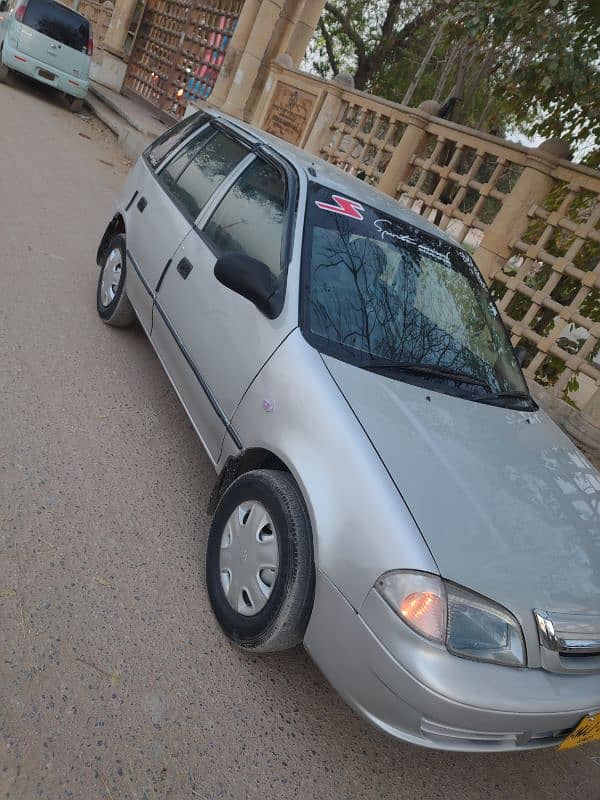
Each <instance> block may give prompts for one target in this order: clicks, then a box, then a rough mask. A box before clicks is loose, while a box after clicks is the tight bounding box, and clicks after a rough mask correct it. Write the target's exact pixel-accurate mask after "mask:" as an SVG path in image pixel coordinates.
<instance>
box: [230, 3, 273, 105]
mask: <svg viewBox="0 0 600 800" xmlns="http://www.w3.org/2000/svg"><path fill="white" fill-rule="evenodd" d="M282 5H283V0H262V2H261V3H260V7H259V9H258V13H257V15H256V19H255V21H254V25H253V27H252V32H251V35H250V37H249V39H248V41H247V43H246V47H245V49H244V51H243V52H242V54H241V56H240V60H239V63H238V65H237V69H236V70H235V76H234V78H233V81H232V83H231V87H230V89H229V92H228V94H227V99H226V100H225V102H224V103H223V105H222V106H221V110H222V111H224V112H225V113H227V114H231V115H232V116H234V117H240V118H241V117H243V116H244V110H245V108H246V103H247V101H248V98H249V96H250V93H251V92H252V89H253V87H254V82H255V81H256V77H257V75H258V71H259V69H260V67H261V64H262V60H263V57H264V54H265V52H266V50H267V47H268V46H269V42H270V40H271V36H272V34H273V32H274V30H275V27H276V25H277V20H278V19H279V15H280V13H281V9H282Z"/></svg>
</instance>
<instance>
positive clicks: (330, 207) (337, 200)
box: [315, 194, 365, 219]
mask: <svg viewBox="0 0 600 800" xmlns="http://www.w3.org/2000/svg"><path fill="white" fill-rule="evenodd" d="M331 199H332V200H333V203H323V202H322V201H321V200H315V205H316V206H318V207H319V208H322V209H323V211H332V212H333V213H334V214H343V216H344V217H352V219H363V215H362V214H361V213H360V212H361V211H364V210H365V209H364V207H363V206H361V204H360V203H357V202H356V200H349V199H348V198H347V197H341V196H340V195H339V194H332V195H331Z"/></svg>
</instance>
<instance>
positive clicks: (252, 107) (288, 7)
mask: <svg viewBox="0 0 600 800" xmlns="http://www.w3.org/2000/svg"><path fill="white" fill-rule="evenodd" d="M303 4H304V0H284V2H283V6H282V8H281V12H280V14H279V17H278V19H277V22H276V24H275V28H274V30H273V32H272V34H271V36H270V38H269V42H268V44H267V46H266V48H265V51H264V53H263V57H262V60H261V64H260V67H259V68H258V72H257V74H256V78H255V80H254V84H253V86H252V89H251V91H250V93H249V95H248V98H247V100H246V105H245V106H244V119H245V120H246V121H247V122H250V121H251V120H252V119H253V118H255V117H256V116H257V114H258V107H259V106H260V105H261V103H262V98H263V95H264V93H265V87H266V84H267V80H268V76H269V70H270V68H271V64H272V63H273V61H274V60H276V59H277V58H279V57H280V56H282V55H285V56H286V57H287V58H288V59H289V64H286V66H294V64H293V63H292V60H291V58H290V57H289V55H287V53H286V52H285V50H286V47H287V43H288V42H289V39H290V36H291V35H292V32H293V30H294V27H295V25H296V23H297V22H298V15H299V13H300V11H301V10H302V6H303Z"/></svg>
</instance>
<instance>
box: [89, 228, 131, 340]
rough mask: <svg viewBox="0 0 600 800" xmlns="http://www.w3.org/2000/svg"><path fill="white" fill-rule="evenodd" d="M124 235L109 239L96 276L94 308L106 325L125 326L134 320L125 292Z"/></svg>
mask: <svg viewBox="0 0 600 800" xmlns="http://www.w3.org/2000/svg"><path fill="white" fill-rule="evenodd" d="M125 253H126V250H125V237H124V236H123V234H122V233H120V234H119V235H118V236H114V237H113V238H112V239H111V242H110V244H109V246H108V247H107V249H106V255H105V256H104V263H103V265H102V269H101V270H100V275H99V276H98V289H97V292H96V308H97V309H98V314H99V315H100V316H101V317H102V319H103V320H104V322H106V324H107V325H114V326H115V327H117V328H126V327H127V326H128V325H132V324H133V323H134V322H135V311H134V310H133V306H132V305H131V302H130V301H129V298H128V297H127V294H126V292H125V278H126V276H127V262H126V258H125Z"/></svg>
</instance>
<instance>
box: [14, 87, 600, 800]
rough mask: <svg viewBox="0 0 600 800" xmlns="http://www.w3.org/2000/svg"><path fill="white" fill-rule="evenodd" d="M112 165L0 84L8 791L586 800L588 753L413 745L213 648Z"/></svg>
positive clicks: (186, 473) (76, 130) (82, 122)
mask: <svg viewBox="0 0 600 800" xmlns="http://www.w3.org/2000/svg"><path fill="white" fill-rule="evenodd" d="M126 171H127V164H126V162H125V160H124V158H123V156H122V154H121V151H120V150H119V148H118V146H117V144H116V139H115V138H114V136H113V135H112V134H111V133H109V132H108V131H107V130H106V129H104V128H103V127H102V125H101V123H99V122H98V121H97V120H96V119H94V118H88V119H85V118H82V117H79V116H75V115H72V114H70V112H69V111H67V110H66V108H65V107H64V106H63V105H62V104H61V103H60V102H59V100H58V99H57V98H55V97H54V96H53V95H51V94H49V92H47V91H46V90H45V89H43V88H40V87H37V86H34V85H32V84H30V83H27V82H25V81H21V80H13V81H12V83H11V84H10V85H9V86H4V85H0V797H1V798H12V799H13V800H14V799H17V800H33V799H34V798H50V799H51V800H58V798H77V799H78V800H79V799H81V800H101V799H102V800H129V798H131V800H163V799H164V798H174V800H180V798H181V799H183V798H185V799H186V800H188V799H189V800H194V798H201V800H217V798H227V799H228V800H229V799H231V800H265V798H277V800H288V799H290V800H291V798H316V799H317V800H321V798H323V800H325V799H329V798H331V799H333V798H335V799H336V800H354V799H355V798H357V799H358V798H361V800H364V799H365V798H367V799H368V800H371V798H373V800H375V798H377V799H378V800H379V799H385V800H388V799H389V800H392V798H393V800H409V798H410V799H413V798H414V799H415V800H417V799H418V800H433V798H439V799H440V800H442V799H444V800H445V798H459V799H460V800H462V799H463V798H465V799H466V800H471V799H472V798H493V799H494V800H497V799H498V798H502V799H503V800H504V799H506V798H511V799H512V798H519V800H525V799H526V798H527V799H528V798H532V799H533V798H535V800H549V799H550V798H556V799H557V800H558V798H560V800H570V799H571V798H573V800H574V799H575V798H578V800H598V798H599V797H600V748H599V747H597V746H596V747H587V748H582V749H579V750H576V751H572V752H569V753H564V754H561V753H557V752H555V751H535V752H524V753H516V754H498V755H460V754H447V753H446V754H445V753H436V752H428V751H424V750H420V749H416V748H414V747H412V746H409V745H405V744H402V743H399V742H395V741H393V740H391V739H388V738H386V737H385V736H383V735H382V734H380V733H378V732H376V731H375V730H373V729H371V728H370V727H369V726H368V725H367V724H366V723H365V722H363V721H362V720H361V719H359V718H358V717H357V716H356V715H355V714H354V713H353V712H352V711H351V710H350V709H349V708H348V707H347V706H346V705H345V704H344V703H343V702H342V701H341V700H340V699H339V698H338V697H337V695H336V694H335V693H334V692H333V691H332V690H331V689H330V688H329V686H328V685H327V683H326V682H325V680H324V679H323V678H322V676H321V675H320V674H319V672H318V671H317V669H316V668H315V667H314V666H313V665H312V663H311V661H310V659H309V658H308V656H307V655H306V654H305V653H304V651H303V650H302V649H297V650H294V651H290V652H288V653H285V654H282V655H275V656H270V657H262V658H261V657H255V656H248V655H245V654H243V653H240V652H238V651H237V650H235V649H234V648H232V647H231V646H229V645H228V644H227V643H226V642H225V640H224V638H223V637H222V635H221V634H220V632H219V630H218V628H217V625H216V623H215V621H214V619H213V617H212V616H211V613H210V609H209V604H208V599H207V596H206V591H205V587H204V580H203V552H204V545H205V542H206V536H207V527H208V519H207V517H206V515H205V513H204V508H205V506H206V502H207V499H208V496H209V492H210V489H211V482H212V480H213V474H212V468H211V466H210V464H209V461H208V459H207V458H206V457H205V455H204V454H203V452H202V449H201V446H200V445H199V443H198V441H197V440H196V438H195V436H194V433H193V431H192V428H191V426H190V424H189V423H188V421H187V419H186V417H185V415H184V413H183V411H182V409H181V408H180V406H179V404H178V401H177V399H176V397H175V394H174V392H173V390H172V389H171V388H170V386H169V384H168V381H167V379H166V377H165V375H164V374H163V372H162V369H161V367H160V365H159V362H158V360H157V358H156V357H155V355H154V353H153V351H152V348H151V347H150V345H149V344H148V342H147V341H146V340H145V338H144V336H143V335H142V333H141V332H140V331H139V330H138V329H136V328H134V329H131V330H127V331H118V330H114V329H111V328H109V327H107V326H105V325H103V324H102V323H101V321H100V320H99V318H98V317H97V315H96V310H95V287H96V277H97V268H96V266H95V260H94V255H95V249H96V246H97V242H98V239H99V236H100V234H101V231H102V229H103V226H104V224H105V221H106V220H107V217H108V214H109V211H110V208H111V203H112V200H113V197H114V195H115V193H116V191H117V190H118V189H119V186H120V185H121V183H122V181H123V179H124V176H125V174H126Z"/></svg>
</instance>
